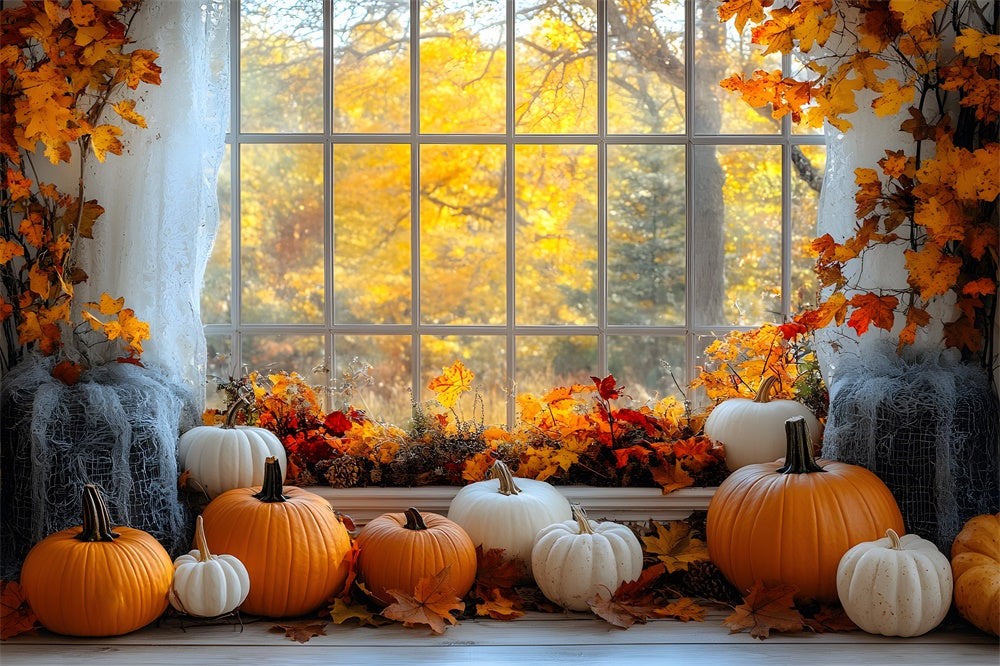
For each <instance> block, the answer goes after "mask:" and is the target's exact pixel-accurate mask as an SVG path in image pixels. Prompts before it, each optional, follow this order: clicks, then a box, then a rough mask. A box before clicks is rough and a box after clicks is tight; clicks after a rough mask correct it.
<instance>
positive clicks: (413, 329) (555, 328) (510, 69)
mask: <svg viewBox="0 0 1000 666" xmlns="http://www.w3.org/2000/svg"><path fill="white" fill-rule="evenodd" d="M419 4H420V3H419V1H418V0H411V2H410V12H411V22H410V25H411V28H410V35H409V39H410V131H409V132H408V133H372V134H361V133H349V132H341V133H334V132H333V113H332V109H333V104H332V94H333V74H334V67H333V64H332V49H331V45H330V38H329V33H330V29H331V26H332V11H333V10H332V2H331V1H330V0H325V1H324V8H323V15H324V22H325V27H324V34H325V35H326V37H327V38H326V39H325V40H324V45H323V70H324V82H323V95H324V119H323V125H324V132H323V134H322V135H320V134H311V133H281V132H274V133H244V132H242V131H241V128H240V126H239V123H240V118H241V116H240V68H239V67H234V68H233V69H232V81H231V89H230V92H231V105H232V106H231V111H232V112H231V113H230V118H231V121H230V122H231V124H232V125H233V126H232V127H231V128H230V132H229V133H228V134H227V137H226V142H227V143H228V144H230V148H231V154H230V155H231V157H230V169H231V182H232V188H231V192H230V197H231V201H230V210H231V211H232V215H231V224H232V225H233V226H234V229H233V233H232V234H231V257H232V265H231V266H230V275H231V285H232V287H231V293H230V303H231V307H230V316H231V321H230V323H229V324H218V323H214V324H206V325H204V331H205V334H206V335H213V336H219V335H222V336H229V337H230V339H231V349H232V353H233V356H234V358H233V359H232V360H231V362H230V365H231V366H232V367H233V368H234V370H235V371H236V372H239V371H240V368H241V367H242V363H243V360H242V358H240V355H241V353H242V337H243V335H244V334H246V335H266V334H272V335H288V334H292V335H322V336H323V337H324V341H325V351H324V358H323V363H324V365H325V370H326V371H327V377H328V381H327V389H328V390H332V389H333V386H334V383H335V382H336V379H337V378H336V376H335V373H334V372H333V371H334V368H335V357H336V343H337V338H338V336H340V335H409V336H410V338H411V344H410V348H411V359H410V362H411V368H412V372H411V374H412V377H411V386H412V390H413V395H414V397H415V398H416V399H418V400H419V399H420V396H421V395H422V391H423V386H422V385H421V384H422V376H421V365H422V364H421V337H422V336H460V335H497V336H501V337H503V339H504V344H505V348H506V373H507V376H508V377H509V378H511V379H514V378H516V377H517V366H516V350H515V347H514V342H515V340H516V338H517V337H519V336H539V335H563V336H565V335H582V336H593V337H596V338H597V345H598V369H597V372H598V373H599V374H600V375H601V376H603V375H605V374H607V372H608V357H607V341H608V337H609V336H616V335H636V336H665V337H683V338H684V340H685V349H686V359H685V368H684V372H685V376H686V377H688V378H689V379H690V378H691V377H693V376H694V371H695V366H696V365H697V356H698V354H700V353H701V349H700V347H701V344H700V341H701V340H703V339H704V338H706V337H714V336H717V335H721V334H725V333H726V332H728V331H731V330H745V329H748V328H751V327H750V326H731V325H726V326H721V325H720V326H715V325H712V326H704V325H699V324H697V323H696V322H695V321H693V319H694V316H693V307H694V302H693V296H692V295H693V293H694V292H695V290H696V289H697V288H698V286H697V284H696V283H695V281H694V279H693V274H694V266H695V264H696V262H697V261H698V258H697V257H696V253H695V245H696V243H695V242H694V229H693V211H694V206H693V204H694V202H693V200H692V199H693V187H692V183H693V180H694V178H695V175H696V173H695V168H694V150H693V149H694V147H695V146H700V145H713V146H739V145H747V146H762V145H778V146H781V162H782V163H781V193H780V198H781V234H782V236H781V245H782V247H781V308H782V318H783V319H784V318H787V317H788V316H789V315H790V298H791V294H790V291H791V289H790V286H791V242H792V205H791V192H792V172H791V169H792V163H791V151H792V149H793V147H794V146H797V145H824V143H825V139H824V137H823V135H822V134H805V133H795V132H793V131H792V126H791V122H790V119H789V118H788V117H787V116H786V117H784V118H783V119H782V121H781V128H780V132H774V133H769V134H720V135H708V134H699V133H697V132H696V131H695V129H694V126H695V124H696V123H695V122H694V118H695V95H694V94H693V93H692V92H691V91H690V90H685V94H684V105H685V114H686V118H685V121H686V122H685V131H684V134H663V135H638V134H615V135H608V134H607V99H606V97H607V95H606V92H607V86H608V82H607V58H606V48H607V44H608V34H607V7H606V3H605V2H604V1H603V0H598V16H597V20H598V24H599V26H600V29H599V30H598V52H599V54H603V55H602V57H599V58H598V62H597V74H598V97H599V100H598V133H597V134H559V135H555V134H533V133H531V134H517V133H516V132H515V128H514V102H515V95H514V70H515V67H514V65H515V63H514V60H515V59H514V57H513V54H514V50H513V49H514V42H515V37H516V34H515V33H516V31H515V29H514V28H513V26H514V20H515V13H516V7H515V5H514V3H513V2H508V3H507V9H506V17H507V22H508V26H509V27H508V29H507V31H506V47H507V49H508V54H509V57H508V58H507V61H506V81H507V99H506V107H505V116H506V132H505V133H504V134H421V133H420V132H419V115H418V114H419V108H420V98H419V85H418V82H419V80H420V71H419V68H420V63H419V60H420V59H419V42H420V32H419ZM240 9H241V7H240V3H239V2H234V3H231V5H230V12H231V17H230V18H231V24H232V25H233V26H236V29H235V30H234V31H233V33H234V35H235V36H234V38H233V40H232V43H231V45H230V57H231V59H232V61H233V62H236V63H238V62H239V58H240V44H241V35H240ZM685 16H686V22H685V38H684V42H685V53H684V67H685V77H686V81H688V82H694V81H695V62H694V57H693V54H694V50H695V40H696V35H695V29H696V8H695V3H694V0H688V1H687V2H686V3H685ZM414 26H416V28H414ZM782 66H783V68H784V70H785V71H786V72H787V71H789V69H790V66H791V58H790V57H789V56H784V57H783V58H782ZM272 143H274V144H287V143H291V144H295V143H315V144H323V145H324V156H323V161H324V195H325V197H324V225H325V229H326V234H325V239H324V245H325V253H324V256H325V258H326V261H325V263H324V273H325V289H326V294H325V299H324V319H325V321H324V323H323V324H258V323H252V324H248V323H242V302H241V297H240V291H241V282H240V275H241V243H240V233H239V220H240V219H241V214H240V188H241V182H240V148H241V146H242V145H243V144H272ZM352 143H353V144H382V143H388V144H405V145H409V146H410V192H411V200H410V208H411V210H410V213H411V225H410V234H411V247H410V251H411V257H410V262H411V264H410V265H411V268H410V270H411V303H412V307H411V321H410V323H409V324H339V323H336V322H335V320H334V303H333V294H334V293H335V292H334V286H335V285H334V275H333V263H332V261H333V256H332V248H333V247H334V245H335V242H336V239H335V237H334V222H333V206H334V205H335V202H334V199H333V186H334V184H333V182H332V180H333V146H334V145H335V144H352ZM469 143H475V144H500V145H505V146H506V158H507V162H506V166H505V168H506V171H507V173H506V176H507V182H508V183H513V182H514V173H515V170H516V164H515V162H514V148H515V146H516V145H522V144H523V145H532V144H538V145H545V144H553V145H567V144H583V145H596V146H597V150H598V174H597V183H598V192H597V201H598V212H597V215H598V222H597V224H598V230H597V234H598V237H597V242H598V280H597V283H598V287H597V290H598V294H597V311H598V315H597V325H596V326H590V325H587V326H575V325H547V326H524V325H520V324H518V323H517V320H516V314H517V313H516V309H515V298H516V292H515V285H514V282H515V269H516V266H515V263H514V262H515V256H514V255H515V252H514V250H515V244H514V242H515V237H514V234H515V229H514V224H513V218H514V215H515V210H514V197H515V193H514V188H513V187H508V188H507V193H506V197H507V202H506V203H507V206H506V257H505V266H506V276H505V277H506V285H505V286H506V290H507V293H506V308H507V318H506V323H505V324H502V325H446V326H440V325H430V324H423V323H421V306H420V280H421V275H420V223H419V221H420V214H419V208H420V196H419V192H420V171H419V164H420V148H421V147H422V146H423V145H424V144H469ZM633 144H649V145H683V146H685V164H686V173H685V175H684V184H685V195H684V196H685V229H686V234H687V242H686V244H685V253H686V254H685V269H686V270H685V284H686V288H685V325H684V326H641V325H620V324H609V323H608V321H607V295H608V285H607V280H608V277H607V267H608V264H607V260H608V258H607V242H608V236H607V191H606V190H607V146H608V145H633ZM377 370H378V369H377V368H376V369H375V371H376V373H377ZM506 407H507V409H506V412H507V419H508V423H513V422H514V420H515V418H516V414H515V411H516V405H515V403H514V401H513V400H512V399H508V401H507V405H506Z"/></svg>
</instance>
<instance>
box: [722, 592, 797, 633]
mask: <svg viewBox="0 0 1000 666" xmlns="http://www.w3.org/2000/svg"><path fill="white" fill-rule="evenodd" d="M796 592H798V588H796V587H795V586H794V585H789V584H787V583H781V584H780V585H777V586H775V587H767V586H766V585H764V584H763V583H762V582H761V581H756V582H755V583H754V584H753V586H752V587H751V588H750V589H749V590H748V591H747V593H746V595H744V597H743V603H742V604H740V605H739V606H737V607H736V609H735V610H734V611H733V613H732V615H730V616H729V617H727V618H726V619H725V620H724V621H723V624H724V625H725V626H727V627H729V633H731V634H736V633H739V632H741V631H749V632H750V635H751V636H753V637H754V638H759V639H761V640H764V639H765V638H767V637H768V636H769V635H770V633H771V631H783V632H796V631H802V627H803V618H802V614H801V613H799V611H797V610H796V609H795V593H796Z"/></svg>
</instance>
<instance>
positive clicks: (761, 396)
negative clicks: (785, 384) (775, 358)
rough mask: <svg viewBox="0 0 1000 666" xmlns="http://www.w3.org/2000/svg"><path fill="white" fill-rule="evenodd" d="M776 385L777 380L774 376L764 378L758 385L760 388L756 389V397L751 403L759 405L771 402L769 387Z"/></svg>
mask: <svg viewBox="0 0 1000 666" xmlns="http://www.w3.org/2000/svg"><path fill="white" fill-rule="evenodd" d="M777 383H778V378H777V377H775V376H774V375H768V376H767V377H765V378H764V381H762V382H761V383H760V388H759V389H757V397H755V398H754V399H753V401H754V402H759V403H761V404H763V403H767V402H771V387H773V386H774V385H775V384H777Z"/></svg>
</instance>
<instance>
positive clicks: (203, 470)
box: [177, 396, 287, 499]
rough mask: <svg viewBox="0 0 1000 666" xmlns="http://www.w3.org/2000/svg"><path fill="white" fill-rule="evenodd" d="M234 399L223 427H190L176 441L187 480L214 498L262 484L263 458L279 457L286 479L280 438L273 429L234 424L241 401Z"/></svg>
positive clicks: (285, 460) (284, 456) (283, 453)
mask: <svg viewBox="0 0 1000 666" xmlns="http://www.w3.org/2000/svg"><path fill="white" fill-rule="evenodd" d="M241 401H247V398H246V397H245V396H240V398H239V399H238V400H236V401H234V402H233V405H232V407H230V408H229V411H228V412H226V421H225V423H224V424H223V425H221V426H197V427H195V428H191V429H190V430H188V431H187V432H185V433H184V434H183V435H181V438H180V440H179V441H178V442H177V453H178V457H179V460H180V466H181V469H182V470H185V469H186V470H189V471H190V477H189V480H188V483H189V484H191V485H192V487H194V488H197V489H200V490H203V491H204V492H205V493H206V494H207V495H208V497H209V499H214V498H216V497H217V496H219V495H221V494H222V493H224V492H226V491H227V490H232V489H234V488H249V487H250V486H259V485H261V484H262V483H263V482H264V461H265V460H267V459H268V458H270V457H274V458H277V459H278V466H279V467H280V468H281V478H282V479H284V478H285V470H286V467H287V457H286V455H285V447H284V446H282V444H281V440H279V439H278V438H277V436H276V435H275V434H274V433H272V432H271V431H270V430H265V429H264V428H255V427H252V426H237V425H234V423H235V420H236V413H237V411H238V410H239V406H240V402H241Z"/></svg>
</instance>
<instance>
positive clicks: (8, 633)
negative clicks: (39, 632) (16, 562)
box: [0, 580, 41, 641]
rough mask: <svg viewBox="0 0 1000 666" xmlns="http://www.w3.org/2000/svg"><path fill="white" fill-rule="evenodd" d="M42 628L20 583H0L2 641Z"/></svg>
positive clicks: (0, 636) (7, 581)
mask: <svg viewBox="0 0 1000 666" xmlns="http://www.w3.org/2000/svg"><path fill="white" fill-rule="evenodd" d="M40 626H41V624H40V623H39V622H38V618H36V617H35V613H34V612H33V611H32V610H31V607H30V606H28V600H27V599H26V598H25V596H24V591H23V590H22V589H21V585H20V584H19V583H15V582H14V581H10V580H4V581H0V641H5V640H7V639H8V638H12V637H14V636H17V635H19V634H24V633H28V632H29V631H35V630H36V629H38V628H39V627H40Z"/></svg>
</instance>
